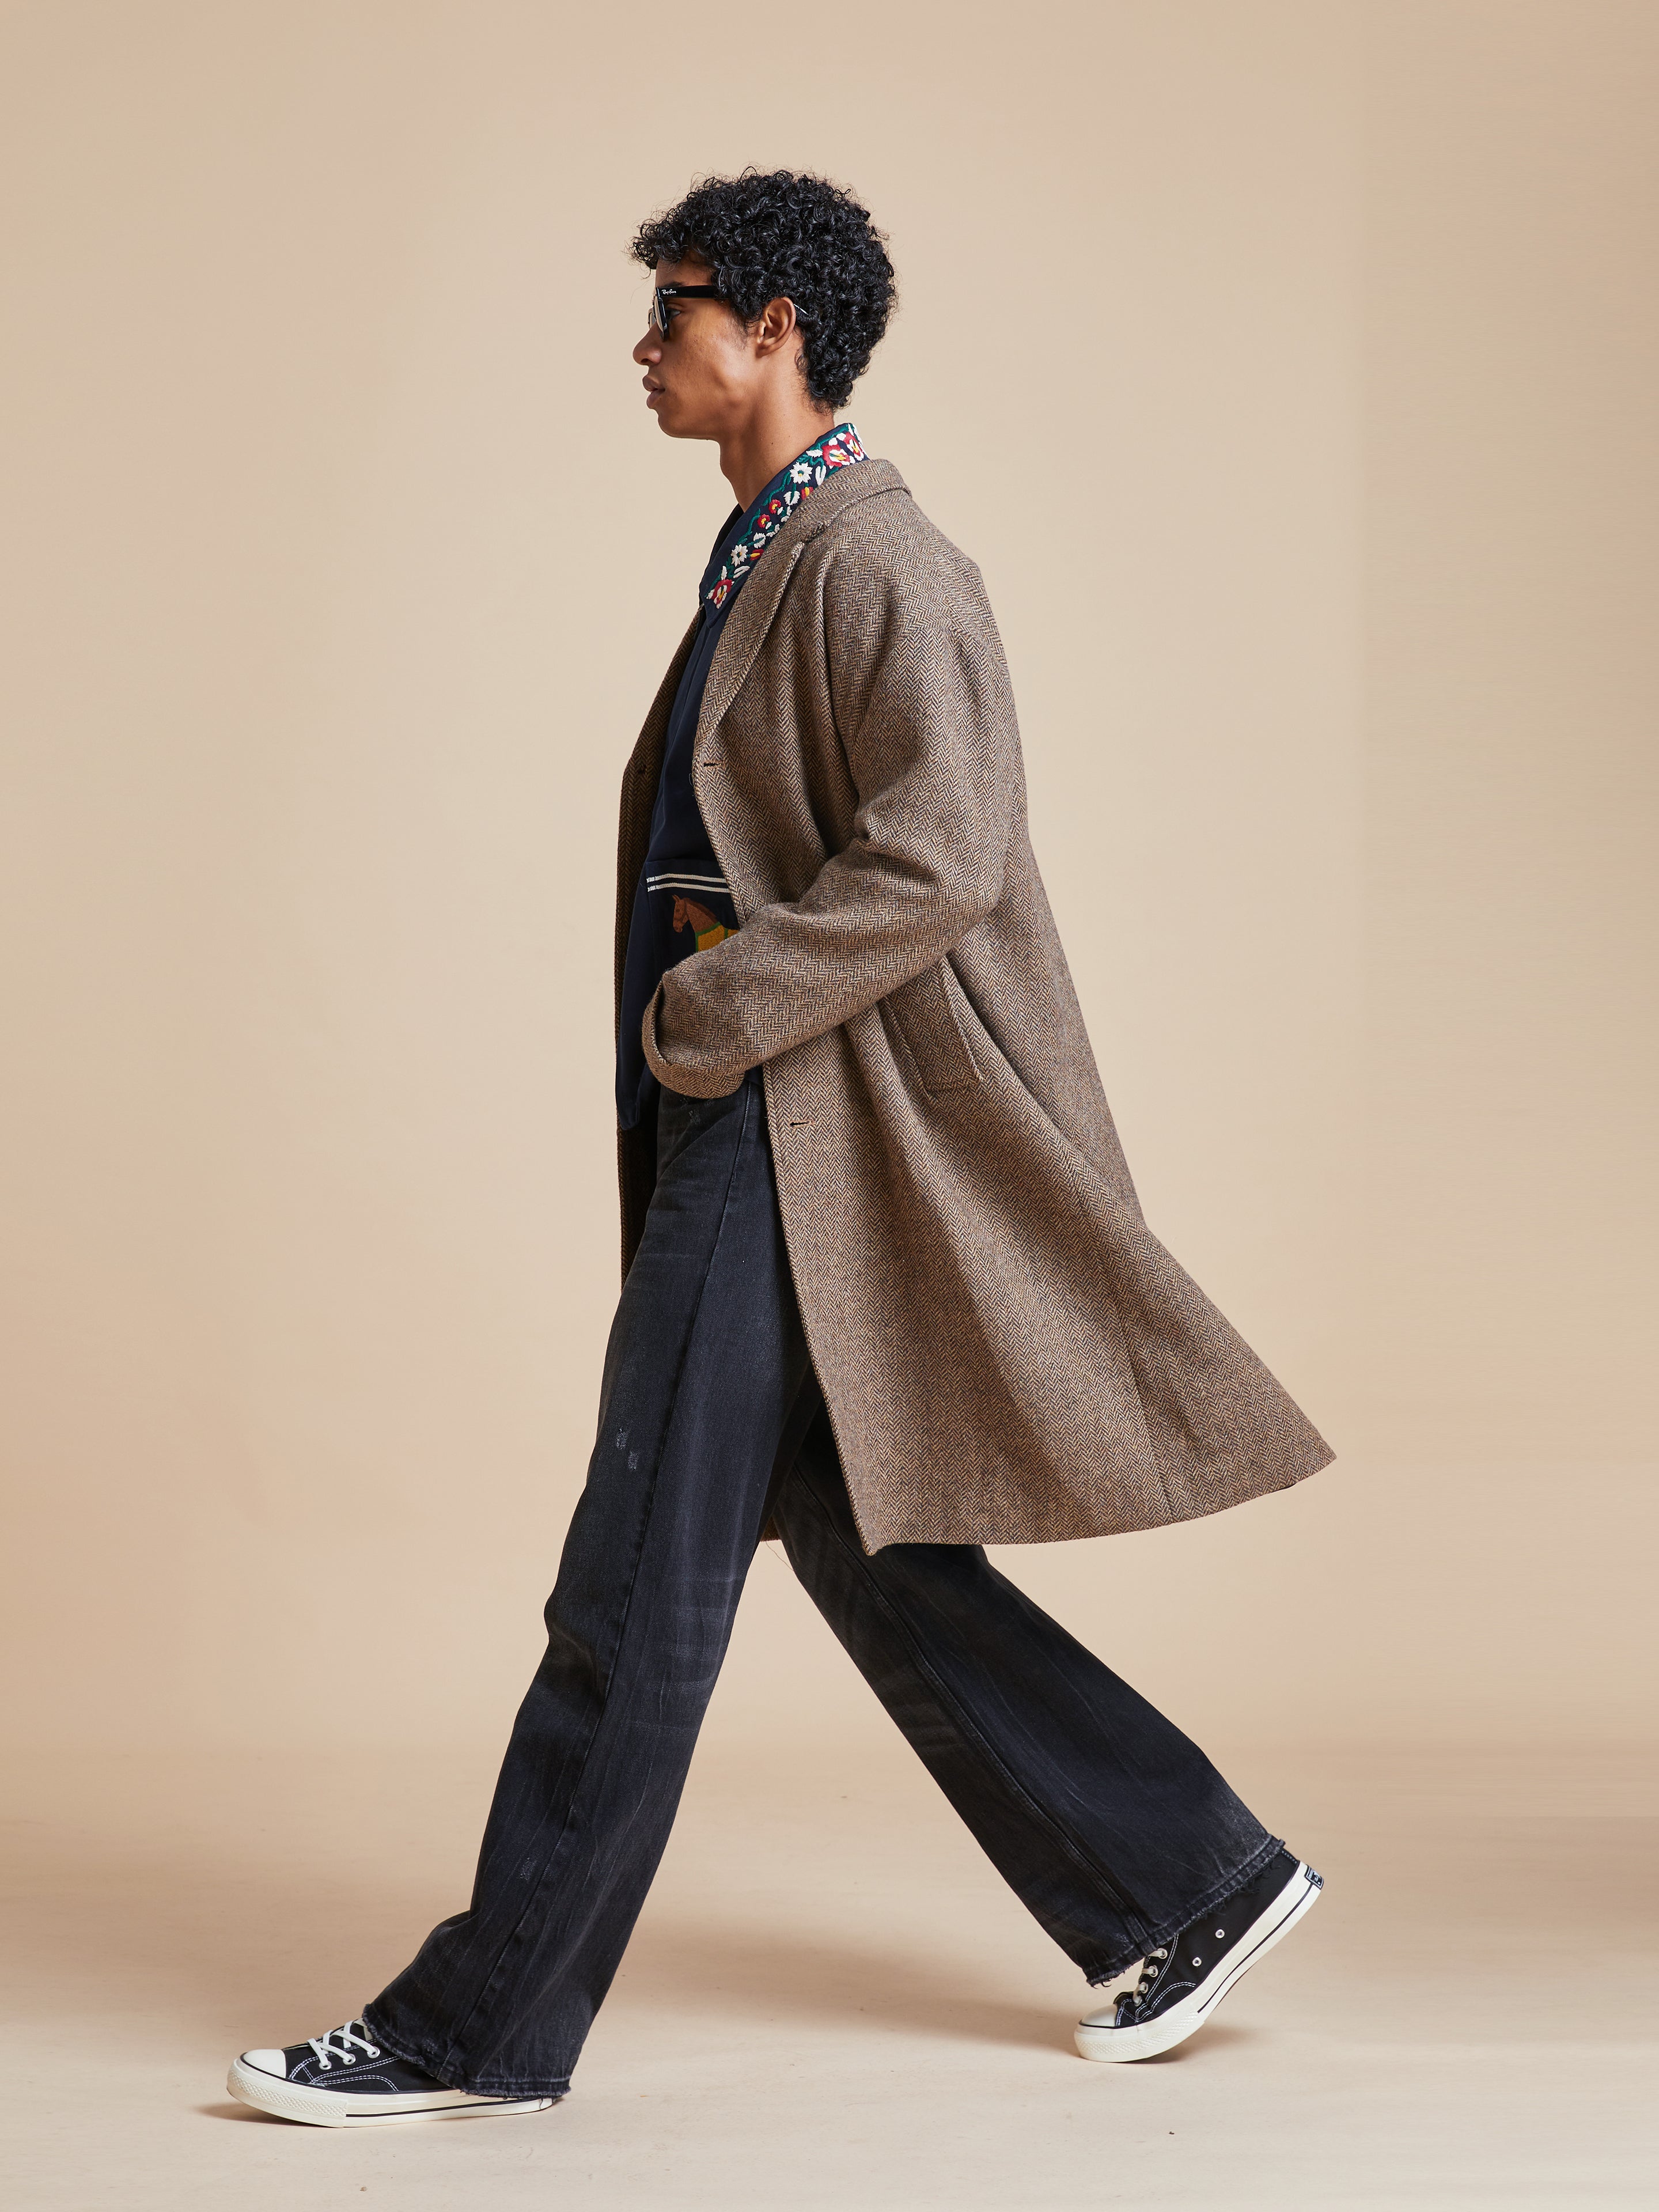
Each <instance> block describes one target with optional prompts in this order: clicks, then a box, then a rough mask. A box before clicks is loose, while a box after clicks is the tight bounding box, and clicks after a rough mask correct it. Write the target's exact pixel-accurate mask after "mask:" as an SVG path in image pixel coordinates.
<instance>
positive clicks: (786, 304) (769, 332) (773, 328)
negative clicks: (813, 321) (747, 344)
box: [756, 297, 800, 354]
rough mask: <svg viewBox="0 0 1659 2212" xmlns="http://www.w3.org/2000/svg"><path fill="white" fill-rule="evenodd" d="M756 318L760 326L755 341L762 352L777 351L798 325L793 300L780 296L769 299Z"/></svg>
mask: <svg viewBox="0 0 1659 2212" xmlns="http://www.w3.org/2000/svg"><path fill="white" fill-rule="evenodd" d="M757 320H758V322H759V324H760V328H759V330H758V331H757V333H756V343H757V345H758V346H759V348H760V349H761V351H762V352H763V353H769V354H770V353H776V352H778V351H779V349H781V347H783V346H786V345H787V343H789V340H790V338H791V337H793V335H794V333H795V332H796V331H798V330H799V327H800V325H799V323H798V322H797V321H796V319H795V303H794V301H793V300H790V299H785V298H782V297H780V298H778V299H775V300H769V301H767V303H766V305H765V306H764V307H763V308H762V309H761V311H760V314H759V316H758V317H757Z"/></svg>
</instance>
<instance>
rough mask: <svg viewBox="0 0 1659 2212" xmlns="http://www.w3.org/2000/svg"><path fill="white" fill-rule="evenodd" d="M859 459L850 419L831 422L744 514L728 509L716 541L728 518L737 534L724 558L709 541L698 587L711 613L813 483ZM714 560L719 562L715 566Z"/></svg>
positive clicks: (813, 487)
mask: <svg viewBox="0 0 1659 2212" xmlns="http://www.w3.org/2000/svg"><path fill="white" fill-rule="evenodd" d="M863 459H865V452H864V448H863V447H862V446H861V445H860V443H859V434H858V432H857V431H856V430H855V429H854V428H853V426H852V424H851V423H850V422H837V423H836V427H835V428H834V429H833V430H831V431H829V433H828V434H827V435H825V436H823V437H822V438H817V439H815V440H814V441H813V442H812V443H811V445H810V446H806V447H803V448H802V450H801V451H800V452H799V453H797V454H796V456H795V458H794V459H793V461H787V462H786V463H785V464H784V465H783V467H782V468H781V469H780V470H779V471H778V472H777V474H776V476H775V477H773V478H772V481H771V482H770V483H769V484H768V485H767V486H766V488H765V489H764V490H763V492H762V493H761V495H760V496H759V498H758V499H757V500H756V501H754V502H753V503H752V505H751V506H750V507H749V508H748V510H747V512H746V513H743V514H742V515H739V514H738V512H737V511H736V509H735V508H734V509H733V511H732V519H731V521H730V522H728V523H727V524H726V528H725V529H723V530H722V531H721V532H720V544H725V543H726V531H729V530H730V528H731V526H732V522H736V523H738V534H737V536H736V538H733V539H732V543H731V547H730V550H728V552H727V553H726V557H725V559H724V561H720V545H716V546H715V548H714V560H712V561H710V562H709V564H708V567H709V569H711V570H713V571H714V573H713V574H712V575H708V576H707V577H706V580H705V584H704V588H703V592H702V596H703V598H704V599H705V600H706V601H707V602H708V605H709V606H711V607H712V608H713V609H714V611H715V613H716V614H718V613H719V611H720V609H721V608H722V607H723V606H724V605H726V601H727V600H728V599H730V598H731V596H732V592H735V591H736V590H737V588H738V585H739V584H741V583H743V582H744V580H745V579H746V578H747V576H748V574H749V572H750V569H751V568H753V567H754V565H755V563H756V562H757V561H758V560H759V559H760V557H761V555H762V554H763V553H764V552H765V550H766V549H767V547H768V546H769V544H771V543H772V540H773V539H774V538H775V537H776V536H777V534H778V532H779V531H781V529H782V527H783V526H784V524H785V523H786V522H787V521H788V520H789V518H790V516H791V515H792V514H793V513H794V511H795V509H796V508H797V507H800V506H802V505H804V504H805V501H807V500H809V499H811V496H812V495H813V493H814V492H815V491H817V489H818V487H819V486H820V485H821V484H823V483H827V482H828V480H829V477H832V476H834V475H835V474H836V472H837V471H839V470H842V469H845V468H850V467H852V466H853V465H854V463H855V462H857V461H861V460H863ZM715 562H720V566H719V567H718V568H716V567H715Z"/></svg>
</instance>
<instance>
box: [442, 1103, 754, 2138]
mask: <svg viewBox="0 0 1659 2212" xmlns="http://www.w3.org/2000/svg"><path fill="white" fill-rule="evenodd" d="M752 1111H753V1103H752V1100H751V1099H750V1097H747V1096H745V1097H744V1108H743V1122H742V1126H741V1127H739V1129H738V1134H737V1141H736V1142H735V1143H734V1144H733V1146H732V1162H731V1167H730V1169H729V1170H728V1173H727V1176H726V1193H725V1195H724V1197H723V1198H722V1199H721V1200H720V1221H719V1223H718V1225H716V1228H715V1231H714V1238H713V1241H712V1242H711V1243H710V1244H709V1247H708V1263H707V1265H706V1266H705V1267H704V1268H703V1271H702V1280H701V1282H700V1283H699V1284H698V1285H697V1297H696V1305H695V1306H694V1307H693V1308H692V1311H691V1316H690V1321H689V1322H688V1323H687V1324H686V1331H685V1340H684V1349H683V1350H682V1352H681V1354H680V1359H679V1364H678V1367H677V1368H676V1369H675V1370H674V1379H673V1382H672V1383H671V1387H670V1389H669V1394H668V1406H667V1410H666V1412H665V1415H664V1419H663V1426H662V1440H661V1443H660V1446H659V1450H658V1453H657V1457H656V1462H655V1463H654V1465H653V1468H652V1470H651V1484H650V1488H649V1491H648V1492H647V1498H646V1504H645V1510H644V1512H643V1513H642V1514H641V1517H640V1528H639V1535H638V1539H637V1541H636V1542H635V1547H634V1558H633V1561H632V1564H631V1565H630V1566H629V1575H628V1595H627V1598H626V1599H625V1600H624V1601H623V1611H622V1620H621V1621H620V1623H619V1625H618V1627H617V1638H616V1643H615V1644H614V1646H613V1649H612V1654H611V1664H610V1665H609V1666H608V1667H607V1668H606V1670H605V1702H604V1704H603V1705H601V1707H600V1710H599V1712H598V1713H597V1714H596V1715H595V1716H594V1719H593V1723H592V1727H591V1728H590V1729H588V1732H587V1737H586V1741H585V1742H584V1743H583V1745H582V1750H581V1765H580V1772H579V1773H578V1775H577V1778H576V1780H575V1783H574V1786H573V1787H572V1790H571V1792H570V1802H569V1803H568V1806H567V1807H566V1808H565V1816H564V1819H563V1820H562V1822H561V1824H560V1826H559V1832H558V1833H557V1835H556V1836H555V1837H554V1838H553V1840H552V1842H551V1843H550V1844H549V1846H548V1848H547V1851H546V1855H545V1858H544V1863H543V1868H542V1873H541V1876H540V1879H539V1880H538V1882H537V1884H536V1887H535V1890H534V1893H533V1894H532V1895H531V1896H530V1897H528V1898H527V1899H526V1900H525V1904H524V1907H523V1909H522V1911H520V1913H519V1915H518V1917H517V1918H516V1919H515V1920H514V1921H513V1925H512V1927H511V1928H510V1929H508V1930H507V1934H506V1935H505V1936H502V1938H501V1943H500V1945H499V1947H498V1948H497V1950H496V1953H495V1958H494V1959H493V1960H491V1962H490V1966H489V1972H488V1973H487V1974H486V1975H485V1976H484V1978H483V1983H482V1984H481V1985H480V1987H479V1990H478V1994H477V1996H476V1997H475V1998H474V1999H473V2001H472V2002H471V2005H470V2006H469V2007H468V2008H467V2010H466V2013H465V2016H464V2017H463V2019H462V2020H461V2021H459V2024H458V2025H457V2027H455V2029H454V2031H453V2033H452V2035H451V2037H450V2040H449V2045H448V2050H447V2052H446V2055H445V2056H446V2063H448V2061H449V2059H450V2057H453V2052H454V2050H455V2046H456V2045H457V2043H459V2040H460V2039H461V2038H462V2037H463V2036H464V2035H465V2033H466V2031H467V2029H468V2028H469V2027H471V2024H472V2021H473V2019H474V2018H475V2016H476V2015H477V2011H478V2008H479V2007H480V2006H481V2005H482V2004H483V2002H484V2000H485V1998H486V1997H487V1996H489V1993H490V1990H491V1988H492V1986H493V1985H494V1984H495V1980H496V1978H497V1977H498V1976H499V1975H500V1973H501V1970H502V1967H503V1966H504V1965H505V1963H506V1961H507V1955H508V1954H509V1953H510V1952H511V1951H512V1949H513V1945H514V1944H515V1943H516V1942H517V1941H518V1938H519V1936H520V1931H521V1930H522V1929H523V1927H524V1924H525V1922H526V1920H527V1919H528V1918H529V1917H530V1915H531V1914H532V1912H533V1911H535V1910H536V1908H537V1906H538V1904H539V1903H540V1901H541V1899H542V1896H543V1894H544V1891H545V1889H546V1887H547V1882H548V1878H549V1876H550V1874H551V1872H552V1867H553V1862H554V1860H555V1859H556V1857H557V1856H558V1852H559V1849H560V1846H561V1845H562V1844H563V1842H564V1839H565V1838H566V1837H567V1836H568V1834H569V1832H570V1829H571V1824H572V1822H573V1820H574V1818H575V1812H576V1807H577V1803H578V1801H579V1800H580V1796H581V1791H582V1787H583V1784H585V1783H586V1779H587V1770H588V1763H589V1761H590V1759H592V1753H593V1742H594V1739H595V1737H597V1735H599V1729H601V1727H602V1726H603V1725H604V1723H605V1711H606V1710H607V1708H608V1706H609V1703H610V1697H611V1681H612V1680H613V1678H614V1675H615V1672H616V1654H617V1652H618V1651H620V1650H621V1649H622V1647H623V1644H624V1643H625V1642H626V1640H627V1636H628V1624H629V1620H630V1619H631V1617H632V1614H633V1610H634V1599H635V1592H636V1590H637V1589H638V1586H639V1574H640V1562H641V1559H643V1558H644V1556H645V1546H646V1541H647V1537H648V1535H649V1534H650V1529H651V1521H652V1516H653V1514H654V1513H655V1511H656V1507H657V1491H658V1486H659V1481H660V1479H661V1475H662V1468H663V1462H664V1460H665V1458H666V1456H667V1452H668V1442H669V1437H670V1433H671V1431H672V1428H673V1425H674V1414H675V1411H676V1409H677V1408H678V1404H679V1395H680V1389H681V1385H682V1383H684V1377H685V1366H686V1361H687V1359H688V1358H690V1349H691V1342H692V1340H693V1338H694V1337H695V1336H696V1329H697V1322H698V1319H699V1317H700V1316H701V1314H702V1302H703V1297H704V1294H705V1292H706V1291H707V1290H708V1278H709V1276H710V1274H711V1273H713V1272H714V1261H715V1257H716V1255H718V1253H719V1251H720V1243H721V1240H722V1238H723V1237H725V1234H726V1221H727V1218H728V1217H729V1216H730V1213H731V1211H732V1189H733V1187H734V1186H735V1184H736V1182H737V1179H738V1163H739V1161H740V1159H741V1158H742V1154H743V1146H744V1138H745V1136H746V1135H747V1133H748V1129H749V1120H750V1114H751V1112H752ZM414 2063H424V2062H423V2061H416V2062H414ZM463 2086H465V2085H463ZM478 2093H479V2094H489V2093H491V2092H487V2091H483V2090H480V2091H479V2092H478Z"/></svg>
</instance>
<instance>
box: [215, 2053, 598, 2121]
mask: <svg viewBox="0 0 1659 2212" xmlns="http://www.w3.org/2000/svg"><path fill="white" fill-rule="evenodd" d="M225 2087H226V2088H227V2089H228V2090H229V2092H230V2093H231V2095H232V2096H233V2097H235V2098H238V2099H239V2100H240V2101H241V2102H242V2103H243V2104H244V2105H252V2106H254V2107H255V2108H256V2109H257V2110H258V2111H259V2112H274V2113H275V2114H276V2118H278V2119H280V2120H303V2121H304V2122H305V2123H306V2124H307V2126H308V2127H313V2128H374V2127H385V2126H386V2124H387V2122H388V2121H394V2120H462V2119H473V2118H477V2119H483V2118H485V2117H486V2116H487V2115H489V2114H492V2113H497V2112H500V2113H507V2112H546V2111H547V2110H548V2108H549V2107H550V2106H553V2105H556V2104H557V2103H558V2101H559V2100H558V2099H557V2098H556V2097H474V2096H471V2095H469V2094H468V2093H467V2092H466V2091H465V2089H435V2090H433V2091H432V2093H430V2094H429V2095H422V2096H418V2097H387V2096H380V2097H376V2096H363V2097H354V2096H351V2095H349V2093H347V2092H346V2091H345V2090H343V2089H308V2088H307V2087H306V2086H305V2084H304V2083H303V2082H301V2081H278V2080H277V2079H276V2075H274V2074H267V2073H265V2072H264V2070H263V2069H261V2068H259V2067H258V2066H247V2065H245V2064H244V2063H243V2062H242V2061H241V2060H240V2058H239V2059H237V2060H236V2061H235V2062H234V2064H233V2065H232V2067H231V2069H230V2072H229V2073H228V2075H226V2077H225Z"/></svg>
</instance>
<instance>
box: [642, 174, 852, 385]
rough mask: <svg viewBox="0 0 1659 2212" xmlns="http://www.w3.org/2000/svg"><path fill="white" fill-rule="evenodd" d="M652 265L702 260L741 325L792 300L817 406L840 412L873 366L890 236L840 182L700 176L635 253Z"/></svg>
mask: <svg viewBox="0 0 1659 2212" xmlns="http://www.w3.org/2000/svg"><path fill="white" fill-rule="evenodd" d="M629 252H630V253H631V254H632V256H633V258H635V261H641V262H643V263H644V264H645V265H646V267H647V269H651V268H654V267H655V266H656V264H657V263H658V262H659V261H698V262H701V263H702V264H703V265H704V266H705V267H706V268H708V270H710V272H711V274H712V276H713V279H714V283H716V284H718V285H719V287H720V292H721V295H722V296H723V297H724V298H725V299H726V301H728V302H729V303H730V305H731V306H732V308H733V309H734V310H735V312H736V313H738V315H740V316H741V317H742V319H744V322H752V321H753V320H754V319H755V317H756V316H757V315H758V314H759V313H760V312H761V310H762V308H763V307H765V305H766V303H767V301H769V300H776V299H788V300H793V301H794V303H795V319H796V320H797V322H798V323H799V325H800V332H801V339H802V352H801V355H800V356H799V366H800V368H801V369H802V371H803V373H804V374H805V378H806V389H807V391H808V392H810V393H811V397H812V398H814V399H816V400H817V402H818V404H820V405H821V406H825V407H840V406H842V405H843V404H845V403H846V401H847V399H848V396H849V395H850V393H851V392H852V389H853V386H854V384H856V383H857V381H858V380H859V378H860V377H861V376H862V375H863V374H864V372H865V370H866V368H868V367H869V365H870V356H871V355H872V353H873V352H874V351H875V349H876V347H877V345H878V343H879V342H880V339H881V335H882V332H883V331H884V330H885V329H886V328H887V318H888V316H889V315H890V313H891V312H892V308H893V300H894V292H895V286H894V278H893V264H892V263H891V262H890V260H889V259H888V258H887V254H886V251H885V244H884V234H883V233H882V232H881V231H878V229H877V228H876V227H875V225H874V223H872V222H871V220H870V210H868V208H865V207H860V204H859V203H858V201H857V200H856V199H855V198H854V196H853V194H852V193H851V192H850V191H848V190H847V188H846V187H845V186H844V185H832V184H831V183H830V182H829V179H827V178H825V177H814V176H807V175H797V174H796V173H795V172H794V171H793V170H791V169H773V170H769V171H768V172H767V173H764V174H763V173H762V172H761V171H759V170H758V169H755V168H747V169H744V170H743V171H742V172H741V173H740V174H738V176H735V177H702V178H699V179H697V181H696V183H695V184H694V185H692V187H691V190H690V191H689V192H688V193H687V194H686V196H685V197H684V199H683V200H682V201H681V202H680V203H679V205H678V207H671V208H669V209H668V210H666V211H665V213H664V214H661V215H656V216H652V217H651V219H650V221H649V222H642V223H641V225H640V227H639V229H638V230H637V231H636V232H635V235H634V239H633V241H632V243H631V244H630V246H629Z"/></svg>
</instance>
